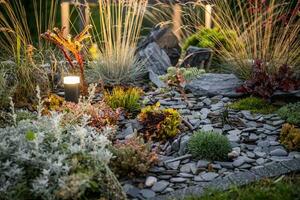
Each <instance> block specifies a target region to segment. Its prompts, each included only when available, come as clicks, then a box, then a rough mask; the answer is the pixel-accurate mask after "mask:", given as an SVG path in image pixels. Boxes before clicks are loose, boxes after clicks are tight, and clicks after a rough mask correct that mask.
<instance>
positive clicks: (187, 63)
mask: <svg viewBox="0 0 300 200" xmlns="http://www.w3.org/2000/svg"><path fill="white" fill-rule="evenodd" d="M212 56H213V50H212V49H209V48H199V47H195V46H190V47H189V48H188V49H187V50H186V54H185V58H184V62H183V63H182V65H181V66H182V67H198V68H204V69H209V67H210V64H211V60H212Z"/></svg>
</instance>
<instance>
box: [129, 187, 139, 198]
mask: <svg viewBox="0 0 300 200" xmlns="http://www.w3.org/2000/svg"><path fill="white" fill-rule="evenodd" d="M139 194H140V190H139V189H138V188H136V187H133V188H130V189H129V190H128V191H127V195H128V196H130V197H133V198H135V197H138V196H139Z"/></svg>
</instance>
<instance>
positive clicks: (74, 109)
mask: <svg viewBox="0 0 300 200" xmlns="http://www.w3.org/2000/svg"><path fill="white" fill-rule="evenodd" d="M95 90H96V87H95V85H91V86H89V88H88V94H89V96H88V97H86V98H83V97H82V98H80V100H79V102H78V103H77V104H75V103H72V102H66V101H63V99H62V98H61V97H58V96H56V95H50V96H49V97H48V98H46V99H44V100H43V114H48V115H49V114H50V113H51V112H53V111H55V112H60V113H64V115H63V117H62V120H61V123H62V124H73V125H76V124H80V123H81V119H82V117H83V116H89V121H88V125H89V126H92V127H95V128H97V129H98V130H101V129H102V128H105V127H107V126H110V127H111V128H113V127H114V126H115V125H116V124H117V122H118V120H119V117H120V113H121V112H120V110H119V109H115V110H114V109H112V108H111V107H110V106H108V105H107V104H106V103H105V102H104V101H99V102H97V103H94V104H93V103H92V100H93V99H94V96H95Z"/></svg>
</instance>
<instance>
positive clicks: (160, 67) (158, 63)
mask: <svg viewBox="0 0 300 200" xmlns="http://www.w3.org/2000/svg"><path fill="white" fill-rule="evenodd" d="M138 58H139V59H140V60H143V62H144V64H145V67H146V69H147V70H148V71H150V70H152V71H153V72H154V73H155V74H157V75H164V74H166V73H167V69H168V67H170V66H171V61H170V59H169V57H168V55H167V54H166V52H165V51H164V50H162V49H161V48H160V47H159V46H158V44H156V43H155V42H152V43H150V44H148V46H147V47H146V48H145V49H142V50H140V51H139V52H138Z"/></svg>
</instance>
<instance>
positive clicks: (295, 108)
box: [277, 102, 300, 125]
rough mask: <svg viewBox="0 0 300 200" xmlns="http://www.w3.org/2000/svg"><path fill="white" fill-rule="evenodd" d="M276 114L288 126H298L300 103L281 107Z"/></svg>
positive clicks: (299, 121) (299, 123)
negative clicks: (288, 124)
mask: <svg viewBox="0 0 300 200" xmlns="http://www.w3.org/2000/svg"><path fill="white" fill-rule="evenodd" d="M277 114H278V115H279V116H280V117H281V118H283V119H285V120H286V121H287V122H288V123H290V124H295V125H300V102H297V103H293V104H288V105H286V106H283V107H282V108H280V109H279V110H278V111H277Z"/></svg>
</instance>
